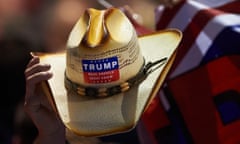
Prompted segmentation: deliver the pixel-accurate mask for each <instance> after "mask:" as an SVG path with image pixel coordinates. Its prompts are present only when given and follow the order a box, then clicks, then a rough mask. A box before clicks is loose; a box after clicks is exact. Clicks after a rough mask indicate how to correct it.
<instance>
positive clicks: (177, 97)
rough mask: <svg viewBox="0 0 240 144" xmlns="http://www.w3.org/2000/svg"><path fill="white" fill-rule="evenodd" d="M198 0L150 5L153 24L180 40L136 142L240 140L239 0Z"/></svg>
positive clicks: (219, 143)
mask: <svg viewBox="0 0 240 144" xmlns="http://www.w3.org/2000/svg"><path fill="white" fill-rule="evenodd" d="M199 1H200V0H199ZM199 1H197V0H195V1H193V0H185V1H182V2H180V3H178V4H177V5H176V6H174V7H171V8H165V7H163V6H159V7H157V8H156V11H155V13H156V29H157V30H161V29H165V28H178V29H180V30H181V31H182V32H183V40H182V42H181V44H180V46H179V48H178V51H177V56H176V60H175V62H174V64H173V67H172V69H171V71H170V73H169V75H168V77H167V79H166V81H165V83H164V86H163V87H162V88H161V89H160V90H159V93H158V94H157V95H156V97H155V99H154V100H153V102H152V103H151V104H150V106H149V107H148V109H147V110H146V112H145V113H144V115H143V117H142V119H141V122H140V123H139V126H138V129H139V134H140V139H141V141H142V143H148V144H150V143H153V144H193V143H194V144H236V143H240V131H239V129H240V1H239V0H235V1H229V0H228V1H226V0H225V1H224V0H222V1H219V2H212V3H211V2H210V1H208V0H206V1H201V3H200V2H199ZM142 135H144V136H142Z"/></svg>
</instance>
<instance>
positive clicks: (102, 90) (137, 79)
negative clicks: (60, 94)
mask: <svg viewBox="0 0 240 144" xmlns="http://www.w3.org/2000/svg"><path fill="white" fill-rule="evenodd" d="M166 60H167V58H166V57H165V58H162V59H160V60H157V61H155V62H148V63H147V64H146V65H145V64H143V66H142V68H141V69H140V71H139V72H138V73H137V75H136V76H134V77H132V78H131V79H129V80H127V81H126V82H123V83H121V84H120V85H115V86H112V87H99V88H96V87H85V86H82V85H79V84H77V83H74V82H72V81H71V80H69V79H68V78H67V76H66V74H65V79H64V83H65V87H66V89H67V90H73V91H74V92H76V93H77V94H78V95H80V96H91V97H108V96H113V95H116V94H119V93H123V92H125V91H127V90H129V89H130V88H131V87H132V86H134V85H136V84H139V83H141V82H142V81H143V80H145V79H146V77H147V76H148V75H149V74H150V73H152V72H153V71H154V70H156V69H158V68H159V67H161V66H162V65H163V64H164V63H165V62H166Z"/></svg>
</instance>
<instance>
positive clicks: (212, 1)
mask: <svg viewBox="0 0 240 144" xmlns="http://www.w3.org/2000/svg"><path fill="white" fill-rule="evenodd" d="M196 1H198V2H200V3H203V4H205V5H208V6H210V7H218V6H221V5H224V4H226V3H229V2H233V1H234V0H196Z"/></svg>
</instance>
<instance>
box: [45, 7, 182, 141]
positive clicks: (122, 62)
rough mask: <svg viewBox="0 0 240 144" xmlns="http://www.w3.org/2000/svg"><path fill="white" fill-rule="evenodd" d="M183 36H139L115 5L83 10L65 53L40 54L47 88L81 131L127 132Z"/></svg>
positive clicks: (83, 133)
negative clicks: (49, 72) (47, 74)
mask: <svg viewBox="0 0 240 144" xmlns="http://www.w3.org/2000/svg"><path fill="white" fill-rule="evenodd" d="M181 38H182V34H181V32H180V31H179V30H177V29H166V30H162V31H158V32H155V33H151V34H148V35H144V36H141V37H138V36H137V35H136V32H135V29H134V27H133V26H132V24H131V23H130V21H129V20H128V18H127V17H126V16H125V15H124V13H122V12H121V11H120V10H119V9H117V8H110V9H106V10H96V9H92V8H91V9H87V10H86V12H85V13H84V14H83V15H82V17H80V19H79V20H78V21H77V22H76V24H75V25H74V27H73V29H72V31H71V33H70V35H69V39H68V42H67V47H66V51H65V52H62V53H56V54H40V60H41V62H42V63H50V64H51V66H52V67H51V68H52V72H53V77H52V78H51V79H50V80H48V82H47V84H48V87H44V88H45V92H46V94H47V96H48V98H49V100H50V102H51V103H52V105H53V106H54V108H55V110H56V112H57V113H58V114H59V116H60V118H61V119H62V121H63V123H64V124H65V126H66V127H67V128H69V129H70V130H71V131H73V132H75V133H76V134H78V135H80V136H103V135H111V134H116V133H122V132H125V131H129V130H131V129H132V128H134V126H135V125H136V123H137V122H138V120H139V118H140V117H141V114H142V113H143V112H144V110H145V109H146V108H147V106H148V105H149V103H150V102H151V100H152V98H153V97H154V96H155V95H156V94H157V92H158V90H159V88H160V87H161V85H162V83H163V81H164V79H165V77H166V75H167V73H168V71H169V69H170V68H171V65H172V63H173V61H174V58H175V55H176V48H177V46H178V45H179V43H180V41H181Z"/></svg>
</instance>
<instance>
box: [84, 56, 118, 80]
mask: <svg viewBox="0 0 240 144" xmlns="http://www.w3.org/2000/svg"><path fill="white" fill-rule="evenodd" d="M82 68H83V73H84V80H85V82H86V83H108V82H113V81H117V80H119V64H118V59H117V57H111V58H106V59H97V60H82Z"/></svg>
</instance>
